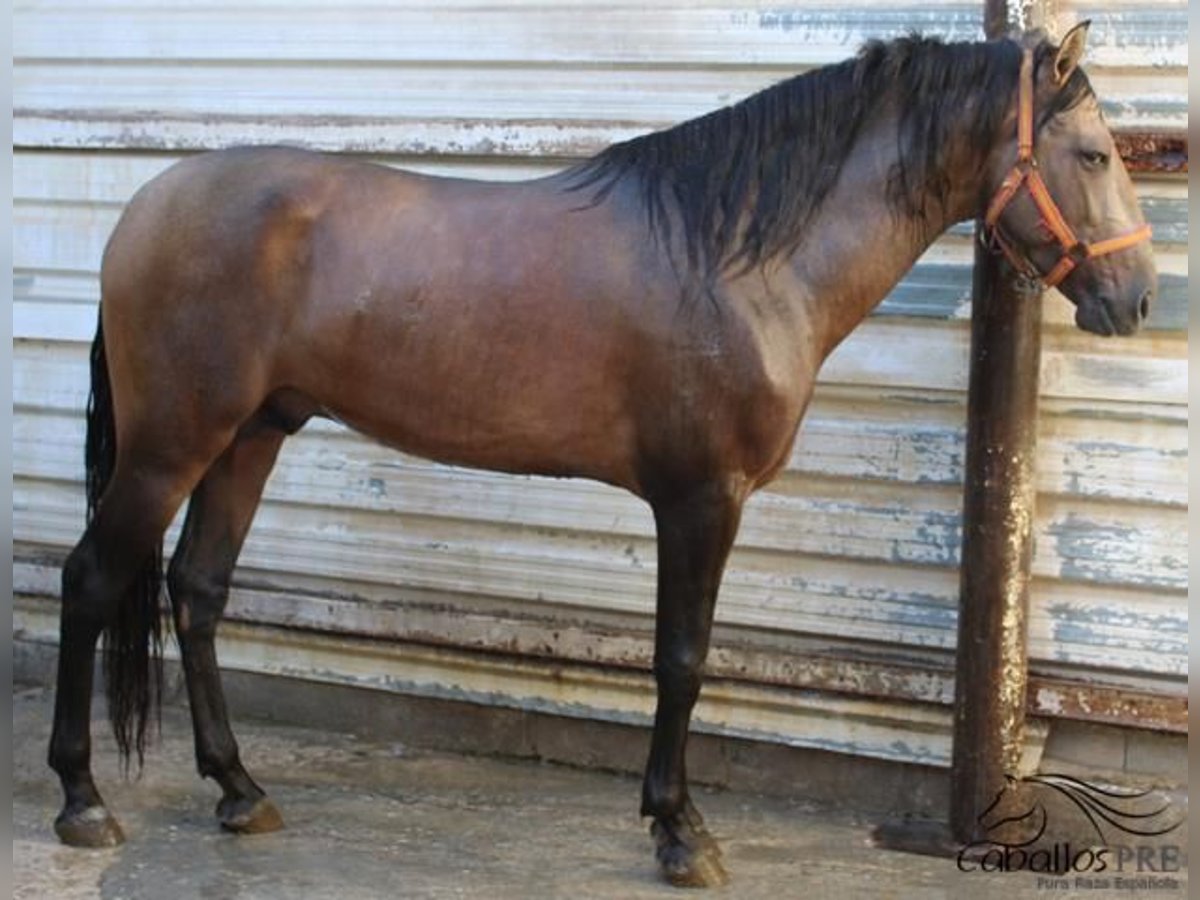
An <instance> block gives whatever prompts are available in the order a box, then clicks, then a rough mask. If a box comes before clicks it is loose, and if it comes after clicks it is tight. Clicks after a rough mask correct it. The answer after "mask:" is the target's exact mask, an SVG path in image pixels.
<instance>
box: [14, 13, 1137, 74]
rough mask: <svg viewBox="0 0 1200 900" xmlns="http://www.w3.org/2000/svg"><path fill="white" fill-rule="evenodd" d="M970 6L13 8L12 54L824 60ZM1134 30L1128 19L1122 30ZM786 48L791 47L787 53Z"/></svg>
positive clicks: (940, 26)
mask: <svg viewBox="0 0 1200 900" xmlns="http://www.w3.org/2000/svg"><path fill="white" fill-rule="evenodd" d="M980 20H981V14H980V11H979V9H978V7H977V6H976V5H975V4H973V3H970V2H947V0H941V2H936V3H922V4H902V5H894V6H891V7H885V8H882V9H881V8H879V7H878V6H869V5H865V4H850V5H840V6H838V5H831V4H828V3H824V4H821V3H807V4H804V5H802V6H795V5H793V6H792V7H791V8H790V9H781V8H776V9H763V8H762V5H761V4H759V3H751V2H741V3H736V2H735V3H721V4H709V3H703V4H687V5H684V4H677V3H676V4H657V3H656V4H654V5H653V6H629V5H624V4H612V3H606V4H594V3H593V4H559V3H543V4H540V5H536V6H509V5H484V4H481V5H479V6H473V7H462V6H456V5H450V6H442V5H424V4H404V5H395V4H389V5H376V6H372V7H369V8H363V7H358V8H346V7H342V6H339V7H337V8H336V9H334V8H331V7H328V6H312V5H309V6H308V7H307V8H302V9H301V10H297V9H292V8H281V7H277V6H276V7H272V6H261V5H256V6H255V7H252V8H250V9H247V10H245V11H244V12H242V13H241V14H240V15H239V27H238V28H236V29H231V28H229V24H228V22H229V19H228V12H227V10H226V9H224V8H222V7H221V6H219V5H216V4H211V5H210V7H209V8H204V7H203V6H192V7H185V8H179V7H177V6H172V7H170V8H162V7H159V8H158V9H155V8H153V7H148V6H141V7H138V6H117V7H109V8H104V7H94V6H91V5H90V4H78V5H72V6H66V7H60V8H58V9H54V10H46V9H41V10H37V11H34V12H31V13H25V14H23V15H22V14H20V12H18V15H16V16H15V18H14V45H15V47H16V48H17V55H18V59H25V58H28V59H54V60H70V61H75V60H80V59H88V58H96V57H102V58H107V59H132V60H158V59H170V60H172V61H178V60H188V61H191V60H197V61H205V62H211V61H226V60H245V61H247V62H258V61H262V60H267V61H271V62H283V61H296V60H303V61H309V60H319V61H321V62H323V63H329V62H337V61H346V60H350V61H353V62H355V63H376V64H377V63H400V62H407V63H415V62H436V63H446V62H459V63H473V64H486V63H492V64H496V63H500V64H514V63H520V64H527V63H530V62H537V63H543V64H549V63H558V64H564V63H566V64H575V65H613V64H618V63H626V64H630V63H634V64H644V63H654V64H656V65H681V64H692V65H695V64H705V65H722V64H729V63H730V62H733V61H749V62H753V63H755V64H758V65H763V66H767V65H776V66H790V65H793V64H794V63H795V61H796V59H797V57H800V58H802V59H804V60H806V61H815V62H834V61H837V60H839V59H842V58H844V57H846V56H848V55H850V54H852V53H853V52H854V51H855V49H857V47H858V46H859V45H860V44H861V43H862V42H863V41H864V40H866V39H867V38H868V37H872V36H899V35H901V34H906V33H908V32H909V31H911V30H921V31H925V32H928V33H935V34H941V35H945V36H947V37H950V38H954V39H969V38H972V37H975V36H977V35H978V33H979V27H980ZM1128 31H1129V32H1130V33H1132V34H1134V35H1136V34H1137V31H1136V30H1134V29H1132V28H1131V29H1128ZM797 48H803V49H802V50H801V52H799V53H798V52H797Z"/></svg>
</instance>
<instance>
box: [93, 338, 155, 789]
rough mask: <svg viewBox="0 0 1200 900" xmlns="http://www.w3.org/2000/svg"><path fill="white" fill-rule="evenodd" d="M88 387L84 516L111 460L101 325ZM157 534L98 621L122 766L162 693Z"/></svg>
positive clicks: (113, 444)
mask: <svg viewBox="0 0 1200 900" xmlns="http://www.w3.org/2000/svg"><path fill="white" fill-rule="evenodd" d="M91 376H92V384H91V392H90V393H89V395H88V405H87V443H86V447H85V451H84V465H85V468H86V485H87V520H88V522H89V523H90V522H91V521H92V520H93V519H94V518H95V516H96V512H97V509H98V508H99V505H100V501H101V498H102V497H103V495H104V491H105V488H107V487H108V483H109V481H110V480H111V479H112V474H113V469H114V468H115V466H116V460H117V430H116V419H115V417H114V415H113V404H112V383H111V381H110V379H109V372H108V358H107V356H106V354H105V349H104V325H103V322H102V321H101V322H98V323H97V325H96V337H95V340H93V341H92V353H91ZM162 580H163V578H162V539H161V538H160V539H159V541H158V543H157V544H156V545H155V546H154V548H153V549H152V551H151V553H150V556H149V558H148V559H146V560H145V562H144V563H143V564H142V566H141V568H139V569H138V570H137V572H136V574H135V575H134V578H133V580H132V581H131V582H130V584H129V587H128V588H126V591H125V593H124V595H123V596H121V597H118V598H116V601H115V602H114V603H113V614H112V615H110V616H109V617H108V620H107V622H106V624H105V626H104V683H105V693H106V694H107V698H108V718H109V721H110V722H111V723H112V729H113V734H114V735H115V737H116V739H117V748H118V750H119V751H120V755H121V761H122V763H123V765H124V766H125V768H126V770H128V767H129V761H130V757H131V755H132V754H133V753H136V754H137V759H138V767H139V768H140V767H141V766H142V764H143V763H144V761H145V754H146V737H147V730H148V729H147V726H148V723H149V721H150V713H151V710H153V711H154V712H155V713H156V714H158V712H159V706H160V701H161V696H162V613H161V606H160V603H159V598H160V596H161V592H162Z"/></svg>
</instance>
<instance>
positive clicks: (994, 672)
mask: <svg viewBox="0 0 1200 900" xmlns="http://www.w3.org/2000/svg"><path fill="white" fill-rule="evenodd" d="M1052 5H1053V4H1052V3H1051V2H1048V0H1033V2H1029V3H1026V4H1023V6H1022V8H1021V9H1020V13H1021V15H1022V19H1023V21H1020V22H1014V21H1012V20H1011V19H1010V18H1009V16H1010V12H1011V11H1012V10H1013V9H1014V7H1013V6H1011V5H1010V4H1008V3H1006V2H1005V0H986V2H985V8H984V27H985V30H986V32H987V35H988V37H999V36H1001V35H1003V34H1004V33H1006V32H1007V31H1008V29H1009V27H1010V26H1020V27H1024V28H1032V27H1039V26H1040V27H1048V26H1049V25H1050V24H1051V21H1052V18H1053V11H1052ZM1041 324H1042V306H1041V296H1040V291H1039V290H1038V289H1037V288H1036V287H1033V286H1030V285H1029V284H1028V283H1027V282H1024V281H1023V280H1021V279H1019V278H1018V276H1016V275H1015V273H1013V272H1012V270H1011V269H1009V268H1008V267H1007V266H1005V265H1004V264H1003V263H1002V262H1001V261H1000V260H999V259H997V257H996V256H995V255H994V254H992V253H990V252H989V251H988V250H987V249H986V248H985V247H984V246H983V245H982V243H981V242H980V241H978V240H977V241H976V244H975V272H974V278H973V284H972V313H971V362H970V377H969V386H968V397H967V453H966V469H965V471H966V483H965V486H964V491H963V543H962V564H961V576H960V579H961V580H960V587H959V604H958V651H957V661H956V665H955V696H954V749H953V757H952V762H951V770H950V832H951V836H952V837H953V839H954V840H957V841H961V842H968V841H972V840H976V839H980V838H982V837H983V835H982V834H981V833H980V831H981V829H980V827H979V825H978V821H977V819H978V817H979V815H980V814H981V813H982V812H983V810H984V809H985V808H986V807H987V806H988V804H989V803H990V802H991V801H992V799H993V798H994V797H995V796H996V792H997V791H999V790H1000V789H1001V788H1002V787H1003V786H1004V776H1005V775H1017V774H1018V772H1019V769H1020V761H1021V753H1022V750H1023V747H1024V739H1025V695H1026V688H1027V684H1028V657H1027V653H1026V643H1027V640H1026V639H1027V632H1028V628H1027V616H1028V608H1029V572H1030V563H1031V560H1032V556H1033V518H1034V500H1035V496H1036V486H1035V483H1034V477H1035V476H1034V465H1035V459H1034V458H1035V453H1036V449H1037V410H1038V402H1037V401H1038V368H1039V363H1040V357H1041Z"/></svg>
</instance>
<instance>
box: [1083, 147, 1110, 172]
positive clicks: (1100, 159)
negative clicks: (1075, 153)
mask: <svg viewBox="0 0 1200 900" xmlns="http://www.w3.org/2000/svg"><path fill="white" fill-rule="evenodd" d="M1079 156H1080V158H1081V159H1082V160H1083V161H1084V163H1085V164H1086V165H1088V166H1089V167H1091V168H1093V169H1102V168H1104V167H1105V166H1107V165H1108V154H1107V153H1102V152H1101V151H1099V150H1081V151H1079Z"/></svg>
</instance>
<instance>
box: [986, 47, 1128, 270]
mask: <svg viewBox="0 0 1200 900" xmlns="http://www.w3.org/2000/svg"><path fill="white" fill-rule="evenodd" d="M1022 186H1024V187H1025V188H1026V189H1027V190H1028V191H1029V196H1030V197H1031V198H1032V199H1033V202H1034V205H1035V206H1037V209H1038V214H1039V215H1040V217H1041V225H1042V226H1043V227H1044V228H1045V229H1046V230H1047V231H1048V232H1049V233H1050V234H1052V235H1053V236H1054V237H1055V239H1056V240H1057V241H1058V246H1059V249H1060V250H1061V251H1062V255H1061V256H1060V257H1059V260H1058V262H1057V263H1055V265H1054V268H1052V269H1051V270H1050V271H1049V272H1047V273H1045V274H1042V273H1041V272H1039V271H1038V269H1037V267H1036V266H1035V265H1034V264H1033V263H1032V262H1031V261H1030V259H1029V258H1028V257H1027V256H1024V255H1023V254H1022V253H1021V252H1020V251H1019V250H1017V249H1016V247H1014V246H1013V244H1012V242H1011V241H1010V240H1009V239H1008V238H1006V237H1004V234H1003V232H1002V231H1001V230H1000V224H999V223H1000V214H1001V213H1002V212H1004V210H1005V208H1006V207H1007V206H1008V204H1009V201H1010V200H1012V198H1013V197H1015V196H1016V194H1017V191H1019V190H1020V189H1021V187H1022ZM983 234H984V236H985V238H986V239H987V240H988V241H989V242H990V243H991V245H992V246H994V247H998V248H999V249H1000V250H1001V251H1002V252H1003V253H1004V255H1005V256H1006V257H1007V258H1008V261H1009V262H1010V263H1012V266H1013V268H1014V269H1016V270H1017V271H1018V272H1020V273H1021V274H1022V275H1024V276H1025V277H1026V278H1030V279H1032V280H1034V281H1038V280H1040V281H1041V282H1042V284H1043V285H1045V286H1046V287H1048V288H1049V287H1054V285H1056V284H1058V283H1059V282H1060V281H1062V280H1063V279H1064V278H1066V277H1067V275H1069V274H1070V273H1071V271H1072V270H1073V269H1074V268H1075V267H1076V266H1077V265H1079V264H1080V263H1082V262H1084V261H1085V260H1088V259H1092V258H1093V257H1097V256H1104V255H1105V254H1106V253H1115V252H1117V251H1118V250H1124V249H1125V248H1126V247H1132V246H1133V245H1135V244H1139V243H1141V242H1142V241H1146V240H1149V239H1150V234H1151V232H1150V226H1149V225H1142V226H1141V227H1140V228H1135V229H1134V230H1133V231H1130V232H1128V233H1127V234H1123V235H1120V236H1118V237H1114V238H1108V239H1107V240H1103V241H1097V242H1096V243H1094V244H1088V243H1085V242H1084V241H1081V240H1079V239H1078V238H1077V237H1075V232H1074V231H1072V230H1071V226H1070V225H1068V224H1067V220H1066V219H1064V218H1063V214H1062V212H1061V211H1060V210H1059V208H1058V205H1057V204H1056V203H1055V202H1054V198H1052V197H1051V196H1050V191H1049V190H1048V189H1047V188H1046V182H1044V181H1043V180H1042V176H1041V174H1040V173H1039V172H1038V164H1037V160H1036V159H1034V158H1033V52H1032V51H1031V50H1029V49H1026V50H1025V53H1024V56H1022V58H1021V76H1020V84H1019V85H1018V87H1017V162H1016V165H1014V166H1013V167H1012V170H1011V171H1010V172H1009V173H1008V175H1006V176H1005V177H1004V181H1003V182H1001V183H1000V187H999V189H998V190H997V191H996V195H995V196H994V197H992V202H991V203H989V204H988V208H987V214H986V215H985V216H984V219H983Z"/></svg>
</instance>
